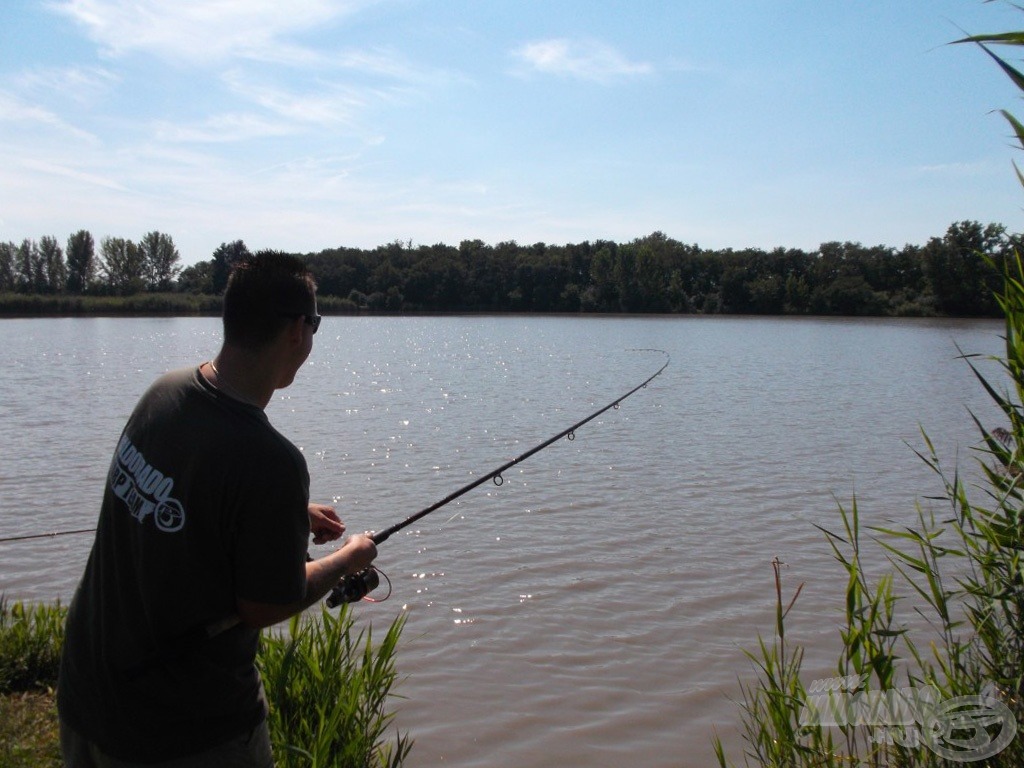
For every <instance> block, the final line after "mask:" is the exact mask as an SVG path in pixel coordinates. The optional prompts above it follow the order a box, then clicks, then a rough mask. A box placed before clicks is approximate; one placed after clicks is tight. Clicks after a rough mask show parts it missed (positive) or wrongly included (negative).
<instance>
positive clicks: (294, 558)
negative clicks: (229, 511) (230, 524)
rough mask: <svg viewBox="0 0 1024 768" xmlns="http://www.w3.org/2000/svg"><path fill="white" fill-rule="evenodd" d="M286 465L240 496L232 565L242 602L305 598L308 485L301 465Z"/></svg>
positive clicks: (260, 480)
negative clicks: (243, 600) (285, 468)
mask: <svg viewBox="0 0 1024 768" xmlns="http://www.w3.org/2000/svg"><path fill="white" fill-rule="evenodd" d="M288 463H290V462H288ZM286 466H287V463H286ZM289 469H291V471H282V468H281V467H280V466H279V467H278V468H277V470H276V471H274V472H267V473H263V477H261V478H260V479H259V480H258V481H256V482H254V484H253V487H252V488H251V489H249V491H250V492H248V493H245V494H243V495H242V498H243V502H242V504H241V508H240V509H239V510H238V512H237V515H238V516H237V526H238V528H237V530H238V537H237V539H236V545H235V563H234V569H235V592H236V596H237V597H241V598H243V599H245V600H251V601H253V602H260V603H273V604H277V605H287V604H289V603H294V602H297V601H299V600H301V599H302V598H303V597H304V596H305V593H306V566H305V563H306V548H307V545H308V543H309V513H308V511H307V507H308V503H309V493H308V487H309V485H308V480H307V481H305V482H304V481H303V480H304V479H303V476H304V475H305V468H304V467H303V466H293V467H289ZM307 477H308V476H307Z"/></svg>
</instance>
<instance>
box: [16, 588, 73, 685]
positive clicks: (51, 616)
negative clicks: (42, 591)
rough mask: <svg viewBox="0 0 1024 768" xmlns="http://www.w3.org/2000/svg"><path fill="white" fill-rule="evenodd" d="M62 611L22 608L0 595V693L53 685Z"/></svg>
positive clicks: (61, 636) (58, 608)
mask: <svg viewBox="0 0 1024 768" xmlns="http://www.w3.org/2000/svg"><path fill="white" fill-rule="evenodd" d="M66 613H67V611H66V609H65V608H64V607H63V606H61V605H60V604H57V605H26V604H24V603H20V602H15V603H11V602H9V601H8V600H7V599H6V598H5V597H3V596H2V595H0V694H6V693H19V692H23V691H32V690H46V689H47V688H52V687H53V686H55V685H56V684H57V670H58V668H59V666H60V652H61V648H62V647H63V644H64V617H65V615H66Z"/></svg>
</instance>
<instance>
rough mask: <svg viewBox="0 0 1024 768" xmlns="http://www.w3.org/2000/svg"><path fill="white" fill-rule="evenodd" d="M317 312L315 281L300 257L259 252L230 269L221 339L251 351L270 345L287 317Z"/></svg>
mask: <svg viewBox="0 0 1024 768" xmlns="http://www.w3.org/2000/svg"><path fill="white" fill-rule="evenodd" d="M315 311H316V282H314V280H313V275H312V273H311V272H310V271H309V270H308V269H307V268H306V265H305V264H304V263H303V262H302V260H301V259H298V258H296V257H295V256H290V255H288V254H286V253H281V252H279V251H259V252H257V253H256V254H255V255H253V256H248V257H246V258H243V259H242V260H241V261H239V262H238V263H237V264H235V266H234V268H233V269H232V271H231V276H230V277H229V278H228V285H227V288H226V289H225V290H224V340H225V341H226V342H228V343H229V344H236V345H238V346H241V347H244V348H246V349H251V350H259V349H262V348H263V347H265V346H266V345H267V344H269V343H270V342H271V341H272V340H273V339H274V338H275V337H276V336H277V334H279V333H280V332H281V330H282V329H283V328H284V327H285V325H286V324H287V323H288V322H289V318H292V319H294V318H296V317H298V316H299V315H312V314H314V313H315Z"/></svg>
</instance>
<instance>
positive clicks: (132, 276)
mask: <svg viewBox="0 0 1024 768" xmlns="http://www.w3.org/2000/svg"><path fill="white" fill-rule="evenodd" d="M100 256H101V265H100V271H101V272H102V274H103V277H104V280H105V282H106V284H107V287H108V288H109V289H110V291H111V292H113V293H115V294H117V295H119V296H131V295H132V294H135V293H139V292H140V291H142V289H143V288H145V286H146V261H145V258H144V257H143V256H142V252H141V251H140V250H139V247H138V246H137V245H136V244H135V243H133V242H132V241H131V240H126V239H124V238H123V237H105V238H103V240H102V242H101V243H100Z"/></svg>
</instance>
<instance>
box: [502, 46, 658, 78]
mask: <svg viewBox="0 0 1024 768" xmlns="http://www.w3.org/2000/svg"><path fill="white" fill-rule="evenodd" d="M512 54H513V56H515V57H516V58H517V59H519V60H520V61H521V62H523V63H524V64H525V65H526V66H527V67H528V68H529V69H531V70H533V71H536V72H543V73H545V74H552V75H560V76H565V77H572V78H576V79H579V80H589V81H592V82H597V83H610V82H613V81H616V80H621V79H623V78H626V77H637V76H642V75H649V74H651V73H652V72H653V71H654V67H653V66H652V65H651V64H649V63H647V62H634V61H630V60H629V59H627V58H626V57H625V56H623V55H622V54H621V53H619V52H618V51H617V50H615V49H614V48H612V47H611V46H609V45H607V44H605V43H602V42H600V41H596V40H586V41H583V40H568V39H565V38H556V39H550V40H537V41H534V42H531V43H526V44H524V45H522V46H520V47H519V48H517V49H515V50H514V51H513V52H512Z"/></svg>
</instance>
